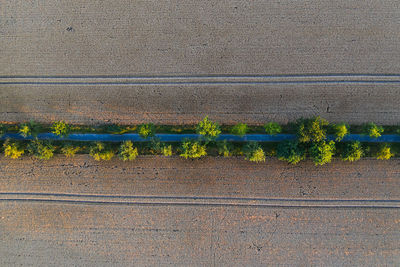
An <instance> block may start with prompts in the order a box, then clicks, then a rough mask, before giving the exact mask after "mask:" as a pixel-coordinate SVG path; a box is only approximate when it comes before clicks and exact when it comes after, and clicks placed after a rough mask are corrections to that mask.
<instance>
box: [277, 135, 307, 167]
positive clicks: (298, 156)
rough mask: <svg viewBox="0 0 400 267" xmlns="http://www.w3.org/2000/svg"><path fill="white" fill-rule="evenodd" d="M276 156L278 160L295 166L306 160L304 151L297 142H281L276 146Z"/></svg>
mask: <svg viewBox="0 0 400 267" xmlns="http://www.w3.org/2000/svg"><path fill="white" fill-rule="evenodd" d="M276 155H277V157H278V159H279V160H284V161H287V162H289V163H291V164H297V163H298V162H300V161H301V160H304V159H305V158H306V151H305V149H304V147H303V146H302V145H301V144H300V143H299V142H298V141H294V140H293V141H283V142H280V143H279V144H278V147H277V151H276Z"/></svg>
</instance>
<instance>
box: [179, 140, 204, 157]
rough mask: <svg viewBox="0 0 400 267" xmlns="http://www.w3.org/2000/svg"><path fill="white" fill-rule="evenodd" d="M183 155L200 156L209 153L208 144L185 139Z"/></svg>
mask: <svg viewBox="0 0 400 267" xmlns="http://www.w3.org/2000/svg"><path fill="white" fill-rule="evenodd" d="M181 151H182V153H181V154H180V156H181V157H184V158H185V159H187V158H200V157H202V156H206V155H207V149H206V145H203V144H201V143H200V142H199V141H193V140H185V141H183V142H182V147H181Z"/></svg>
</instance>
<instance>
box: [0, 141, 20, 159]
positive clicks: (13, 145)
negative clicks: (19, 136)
mask: <svg viewBox="0 0 400 267" xmlns="http://www.w3.org/2000/svg"><path fill="white" fill-rule="evenodd" d="M3 148H4V156H5V157H9V158H12V159H17V158H19V157H21V156H22V155H23V154H24V153H25V149H24V148H23V146H22V144H21V143H19V142H17V141H11V140H10V139H7V140H6V142H5V143H4V144H3Z"/></svg>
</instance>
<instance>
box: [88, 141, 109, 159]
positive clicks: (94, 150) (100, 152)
mask: <svg viewBox="0 0 400 267" xmlns="http://www.w3.org/2000/svg"><path fill="white" fill-rule="evenodd" d="M114 154H115V153H114V151H113V150H112V149H111V148H110V147H108V146H106V145H105V144H103V143H101V142H96V143H95V144H94V145H92V146H91V147H90V149H89V155H90V156H92V157H93V158H94V160H97V161H99V160H110V159H112V158H113V157H114Z"/></svg>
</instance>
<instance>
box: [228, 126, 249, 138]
mask: <svg viewBox="0 0 400 267" xmlns="http://www.w3.org/2000/svg"><path fill="white" fill-rule="evenodd" d="M231 133H232V134H234V135H238V136H240V137H243V136H244V135H245V134H246V133H247V124H245V123H238V124H236V125H235V126H233V127H232V130H231Z"/></svg>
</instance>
